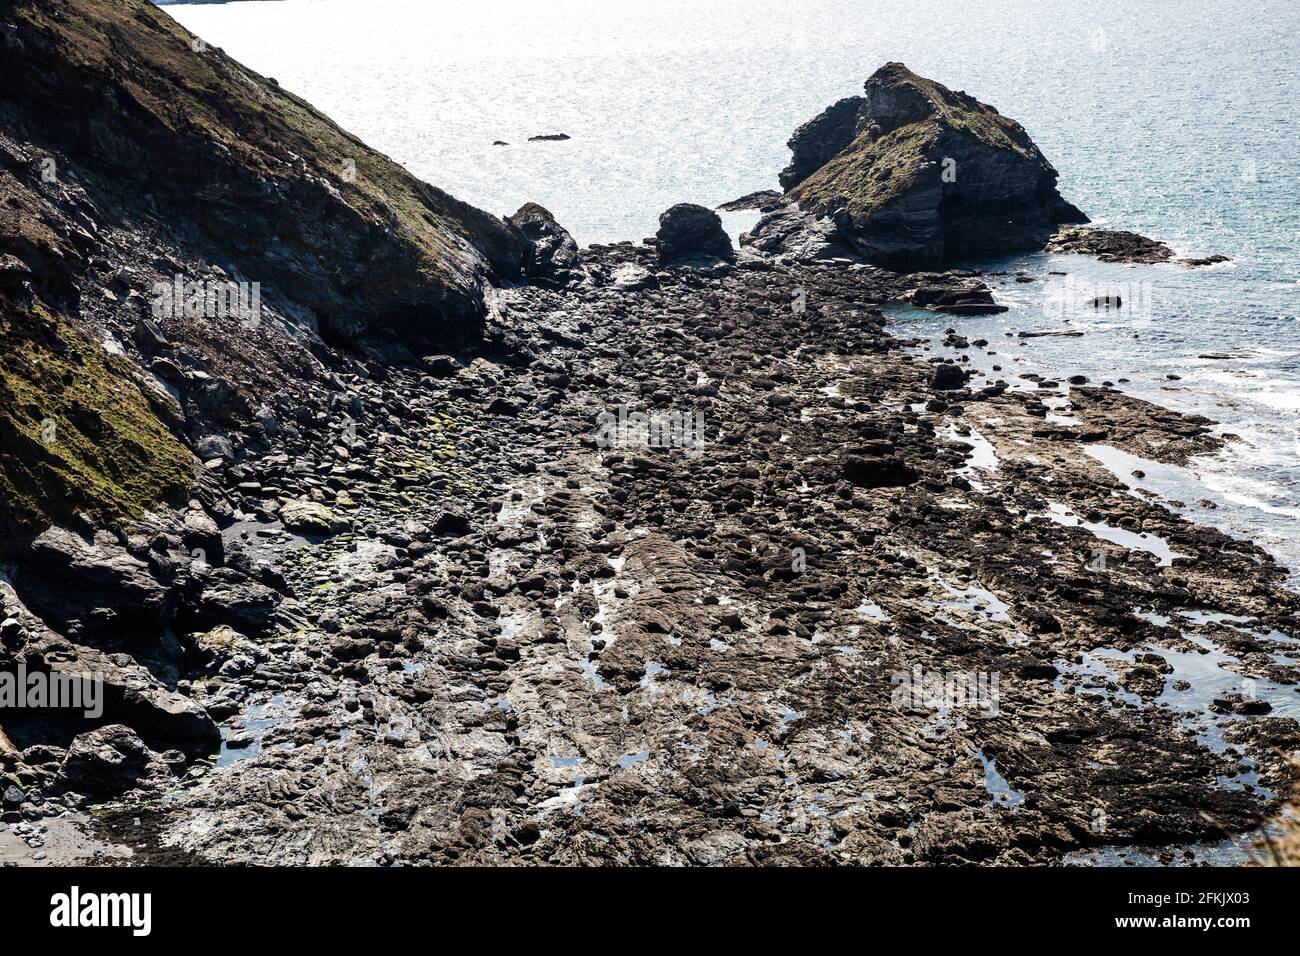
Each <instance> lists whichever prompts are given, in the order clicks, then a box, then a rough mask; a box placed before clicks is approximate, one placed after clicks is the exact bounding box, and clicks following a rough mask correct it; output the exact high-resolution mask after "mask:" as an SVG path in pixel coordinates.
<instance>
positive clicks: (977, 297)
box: [904, 272, 1007, 315]
mask: <svg viewBox="0 0 1300 956" xmlns="http://www.w3.org/2000/svg"><path fill="white" fill-rule="evenodd" d="M913 278H914V279H915V280H916V281H917V286H916V288H915V289H913V290H911V292H909V293H908V294H907V295H905V296H904V298H905V299H906V300H907V301H909V302H911V303H912V305H914V306H916V307H917V308H920V309H928V310H929V311H931V312H948V313H951V314H953V315H993V314H995V313H998V312H1005V311H1007V307H1006V306H1005V305H998V304H997V303H996V302H994V301H993V292H992V291H991V290H990V289H989V287H988V286H986V285H985V284H984V283H983V282H980V281H979V280H978V279H974V278H969V277H962V276H953V275H948V274H945V273H931V272H923V273H918V274H917V275H916V276H914V277H913Z"/></svg>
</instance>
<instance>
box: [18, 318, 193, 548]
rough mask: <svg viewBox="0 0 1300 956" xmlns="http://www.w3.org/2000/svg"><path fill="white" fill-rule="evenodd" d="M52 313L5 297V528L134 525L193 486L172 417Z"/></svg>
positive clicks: (122, 368) (157, 400)
mask: <svg viewBox="0 0 1300 956" xmlns="http://www.w3.org/2000/svg"><path fill="white" fill-rule="evenodd" d="M128 368H129V366H127V365H126V363H124V362H117V361H114V360H113V358H112V357H111V356H109V355H106V354H105V353H104V351H103V350H102V349H101V348H100V347H99V346H98V345H96V344H95V343H94V342H91V341H89V340H88V339H86V338H85V337H84V336H83V335H81V334H80V333H79V332H77V331H75V330H74V328H73V326H72V325H71V323H70V322H68V321H66V320H64V319H63V318H61V317H60V316H58V315H57V314H56V313H54V312H53V311H52V310H50V309H49V308H47V307H46V306H44V305H42V304H40V303H39V302H38V303H36V304H35V305H34V306H33V307H32V308H30V309H29V308H24V307H20V306H18V305H16V304H15V303H13V302H11V301H9V300H8V299H4V298H0V529H3V530H4V532H5V534H6V537H8V536H9V535H11V534H13V533H23V532H35V531H39V530H41V529H42V528H44V527H46V526H48V525H49V524H51V523H57V522H59V521H62V520H66V519H67V518H68V517H69V516H70V515H71V514H73V513H74V512H77V511H85V512H88V513H90V514H92V515H94V516H96V517H97V518H100V519H103V520H114V519H118V518H123V517H138V516H140V515H141V514H143V513H144V512H145V511H146V510H148V509H149V508H150V507H151V506H152V505H154V504H155V503H156V502H157V501H158V500H159V499H160V498H170V497H173V496H176V495H178V494H181V493H183V492H184V491H185V489H186V488H188V486H189V485H190V483H191V482H192V480H193V477H194V473H193V458H192V456H191V455H190V453H189V451H188V450H187V449H186V448H185V446H184V445H183V444H181V442H180V441H179V440H178V439H177V438H176V436H175V435H173V434H172V433H171V431H170V430H169V429H168V428H167V426H166V425H165V424H164V423H163V422H164V420H165V419H169V418H173V417H175V415H176V413H177V412H176V409H175V408H174V407H169V406H168V403H167V401H166V400H165V399H164V398H163V397H162V396H159V395H156V394H154V393H153V392H152V390H150V389H149V388H148V387H147V386H145V385H143V384H141V383H139V382H137V381H136V380H135V378H134V376H133V375H132V374H130V373H129V372H128V371H127V369H128Z"/></svg>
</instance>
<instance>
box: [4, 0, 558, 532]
mask: <svg viewBox="0 0 1300 956" xmlns="http://www.w3.org/2000/svg"><path fill="white" fill-rule="evenodd" d="M533 245H534V244H533V243H532V242H531V241H530V239H529V238H528V237H527V236H526V235H524V233H523V232H522V231H521V230H520V229H519V228H518V227H516V226H514V225H512V224H511V223H509V222H507V221H505V220H502V219H499V218H498V217H495V216H492V215H490V214H488V213H486V212H483V211H482V210H479V209H476V208H474V207H472V206H469V205H467V204H465V203H462V202H459V201H458V200H456V199H454V198H453V197H451V196H449V195H447V194H446V193H444V192H442V191H441V190H439V189H437V188H436V187H434V186H431V185H429V184H427V183H424V182H421V181H420V180H417V179H415V178H414V177H412V176H410V175H409V174H407V173H406V172H405V171H404V170H403V169H402V168H401V167H400V166H398V165H397V164H396V163H394V162H392V161H391V160H389V159H388V158H387V157H385V156H383V155H381V154H379V153H377V152H375V151H374V150H372V149H369V148H367V147H366V146H365V145H364V144H362V143H361V142H360V141H358V140H357V139H356V138H355V137H353V136H351V135H350V134H348V133H346V132H345V131H343V130H341V129H340V128H339V127H338V126H336V125H335V124H334V123H332V122H330V120H329V119H327V118H326V117H324V116H323V115H321V114H320V113H318V112H317V111H316V110H314V109H313V108H312V107H311V106H309V105H308V104H307V103H305V102H303V101H302V100H301V99H299V98H297V97H295V96H293V95H291V94H289V93H286V92H285V91H283V90H281V89H280V88H279V87H278V85H277V84H276V83H275V81H274V80H269V79H266V78H264V77H261V76H259V75H257V74H256V73H253V72H252V71H250V70H247V69H245V68H244V67H242V66H241V65H240V64H238V63H236V62H235V61H233V60H231V59H230V58H229V57H227V56H226V55H225V54H224V53H222V52H221V51H220V50H218V49H215V48H212V47H209V46H207V45H205V44H204V43H202V42H201V41H198V40H196V39H195V38H194V37H191V36H190V35H189V33H188V32H186V31H185V30H184V29H183V28H181V27H180V26H179V25H178V24H176V23H175V22H174V21H173V20H171V19H170V18H169V17H168V16H167V15H166V13H165V12H163V11H161V10H159V9H157V8H155V7H154V6H153V5H151V4H149V3H147V2H145V0H3V2H0V346H3V355H2V359H0V361H2V364H0V397H2V398H3V399H4V408H3V409H2V410H0V450H3V460H2V461H0V493H2V497H3V499H4V500H3V501H0V526H2V527H3V529H4V530H5V532H6V538H7V539H10V538H12V537H13V534H12V533H21V532H28V533H39V531H40V529H41V528H42V527H44V526H46V525H48V524H50V523H58V522H61V521H64V520H66V519H67V518H68V517H69V515H70V514H71V513H73V512H76V511H84V512H86V513H87V514H89V515H93V516H95V517H96V518H103V519H109V518H112V517H138V516H139V515H140V514H141V513H142V512H143V511H144V510H146V509H147V508H148V507H149V506H151V505H152V504H153V503H154V502H156V501H158V500H160V499H165V498H167V497H169V496H174V495H175V494H177V493H178V492H179V491H180V490H182V489H183V488H184V486H185V485H186V484H187V482H188V480H189V477H190V472H191V465H192V464H193V459H192V457H191V455H190V453H189V451H188V450H187V448H186V447H185V443H186V440H187V439H188V442H189V444H190V445H191V447H193V446H194V444H195V443H197V442H198V441H199V440H200V439H202V438H203V437H205V436H206V435H208V434H210V433H211V432H212V431H213V430H214V429H219V428H221V427H223V426H224V425H225V424H226V423H231V422H234V421H237V420H244V421H247V420H249V419H250V418H251V417H252V416H253V413H254V411H255V410H256V409H257V408H258V406H259V405H261V404H262V403H263V402H264V401H266V399H267V397H268V396H269V395H270V394H272V393H274V392H275V391H276V389H277V388H279V387H280V386H281V385H282V384H283V383H285V382H287V381H293V380H313V379H316V380H320V379H325V378H328V375H329V371H328V369H327V368H326V365H324V364H322V362H321V361H320V358H322V357H324V356H325V353H326V351H328V348H329V346H338V347H342V348H346V349H349V350H358V351H360V352H361V353H362V354H369V355H384V356H397V357H403V356H406V357H409V356H411V355H412V353H414V355H419V354H421V353H422V352H425V351H458V350H460V349H461V348H466V347H473V346H474V345H475V343H476V342H479V341H481V339H482V337H483V323H484V316H485V315H486V312H487V309H486V307H485V305H484V291H485V287H486V285H487V284H488V283H490V282H493V281H499V280H503V279H504V280H509V279H513V278H516V277H518V276H519V275H520V272H521V268H522V267H524V266H525V264H526V263H531V261H532V258H535V255H534V254H533ZM535 271H537V268H535V267H534V268H530V272H535ZM186 283H193V284H196V285H197V286H198V287H200V288H202V289H208V288H210V287H212V286H214V285H219V286H221V287H229V286H231V285H232V284H234V285H235V286H237V287H239V288H242V289H247V290H251V289H253V288H256V290H257V299H256V301H257V303H258V309H257V312H256V314H253V315H251V316H249V315H242V314H237V315H231V314H227V313H226V312H222V311H221V310H220V309H216V310H212V309H208V308H206V301H210V300H205V307H204V308H203V309H200V310H199V312H198V313H197V314H196V313H195V312H193V311H188V312H187V311H186V310H185V309H184V308H182V307H180V302H179V300H176V301H172V300H170V299H167V298H166V297H165V296H163V295H162V293H161V292H160V290H166V289H173V288H181V287H184V286H185V284H186ZM250 319H251V321H250Z"/></svg>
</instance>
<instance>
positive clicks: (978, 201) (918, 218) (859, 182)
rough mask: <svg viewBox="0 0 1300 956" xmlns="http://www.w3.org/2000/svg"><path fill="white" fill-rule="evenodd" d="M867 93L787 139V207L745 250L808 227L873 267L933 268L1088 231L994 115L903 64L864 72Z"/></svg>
mask: <svg viewBox="0 0 1300 956" xmlns="http://www.w3.org/2000/svg"><path fill="white" fill-rule="evenodd" d="M865 94H866V95H865V96H864V97H850V98H847V99H844V100H841V101H839V102H838V103H836V104H835V105H834V106H832V107H830V108H829V109H827V110H826V111H825V112H824V113H822V114H821V115H820V116H818V117H816V118H815V119H813V120H811V121H810V122H808V123H806V124H804V125H803V126H802V127H800V129H799V130H798V131H797V132H796V134H795V136H794V138H793V139H791V141H790V146H791V150H792V152H793V154H794V157H793V160H792V162H791V164H790V166H789V167H787V169H786V170H785V171H784V172H783V173H782V175H781V182H782V185H783V186H785V187H786V189H787V194H786V195H787V199H788V200H789V201H790V203H789V205H788V206H787V207H786V208H784V209H783V210H780V211H778V212H776V213H773V214H771V215H770V216H769V217H767V219H765V220H764V221H762V222H760V223H759V225H758V226H757V227H756V229H755V231H754V233H753V234H752V236H751V237H750V243H751V244H752V245H755V246H756V247H758V248H759V249H760V250H762V251H768V252H772V251H782V249H783V248H784V247H785V246H786V245H787V243H789V242H790V240H791V239H792V238H793V236H794V235H795V234H799V235H800V238H801V239H802V240H805V241H806V233H807V232H808V231H809V230H810V229H815V230H818V231H820V233H821V234H822V235H823V237H825V239H826V241H825V242H824V243H822V244H821V245H833V244H834V243H833V241H832V240H833V239H838V240H839V241H840V242H841V243H842V244H843V245H844V246H846V247H847V248H848V249H850V250H851V251H853V252H854V253H856V254H858V255H860V256H862V257H863V258H866V259H868V260H870V261H873V262H876V263H878V264H880V265H885V266H889V267H892V268H909V269H914V268H935V267H938V266H942V265H944V264H945V263H949V262H952V261H954V260H960V259H973V258H982V257H988V256H994V255H998V254H1001V253H1006V252H1012V251H1015V250H1021V249H1038V248H1042V246H1043V244H1044V243H1045V242H1046V241H1047V240H1048V239H1049V238H1050V237H1051V235H1052V233H1053V232H1054V231H1055V229H1056V228H1057V226H1058V225H1060V224H1062V223H1076V222H1086V221H1087V217H1086V216H1084V215H1083V214H1082V213H1081V212H1080V211H1079V210H1078V209H1077V208H1075V207H1074V206H1073V205H1071V204H1070V203H1068V202H1066V201H1065V200H1064V199H1062V198H1061V195H1060V193H1059V192H1057V189H1056V180H1057V173H1056V170H1055V169H1054V168H1053V167H1052V164H1051V163H1049V162H1048V161H1047V159H1046V157H1044V156H1043V154H1042V153H1041V152H1040V151H1039V149H1038V147H1037V146H1035V145H1034V143H1033V141H1032V140H1030V138H1029V135H1028V134H1027V133H1026V132H1025V130H1024V128H1023V127H1022V126H1021V125H1020V124H1019V123H1017V122H1016V121H1015V120H1013V119H1010V118H1008V117H1005V116H1003V115H1002V114H1001V113H999V112H998V111H997V110H996V109H994V108H993V107H992V106H989V105H987V104H985V103H981V102H979V101H978V100H976V99H975V98H974V97H972V96H968V95H967V94H965V93H962V92H954V91H953V90H950V89H948V88H947V87H945V86H943V85H942V84H939V83H936V82H934V81H933V80H928V79H925V78H924V77H920V76H917V75H916V74H915V73H913V72H912V71H911V70H909V69H907V67H906V66H904V65H903V64H901V63H887V64H885V65H884V66H883V67H881V68H880V69H879V70H877V71H876V72H875V73H874V74H872V76H871V78H870V79H868V80H867V82H866V87H865ZM808 220H813V221H812V222H809V221H808ZM815 220H829V224H830V225H832V226H833V230H830V229H828V228H827V224H826V223H824V222H823V223H820V224H817V223H816V222H815ZM832 232H833V234H834V235H833V236H830V235H828V233H832ZM794 245H795V246H798V245H799V243H795V244H794ZM837 251H839V250H837ZM814 257H815V256H814Z"/></svg>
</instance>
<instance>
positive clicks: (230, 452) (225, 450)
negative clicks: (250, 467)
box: [194, 435, 235, 461]
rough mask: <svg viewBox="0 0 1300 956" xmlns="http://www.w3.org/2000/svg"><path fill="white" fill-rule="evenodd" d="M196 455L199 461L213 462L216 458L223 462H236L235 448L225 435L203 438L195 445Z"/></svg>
mask: <svg viewBox="0 0 1300 956" xmlns="http://www.w3.org/2000/svg"><path fill="white" fill-rule="evenodd" d="M194 454H195V455H197V456H198V459H199V461H212V460H213V459H214V458H219V459H221V460H222V461H234V460H235V449H234V446H232V445H231V444H230V439H229V438H227V437H226V436H225V435H205V436H203V437H202V438H200V439H199V440H198V442H196V443H195V445H194Z"/></svg>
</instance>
